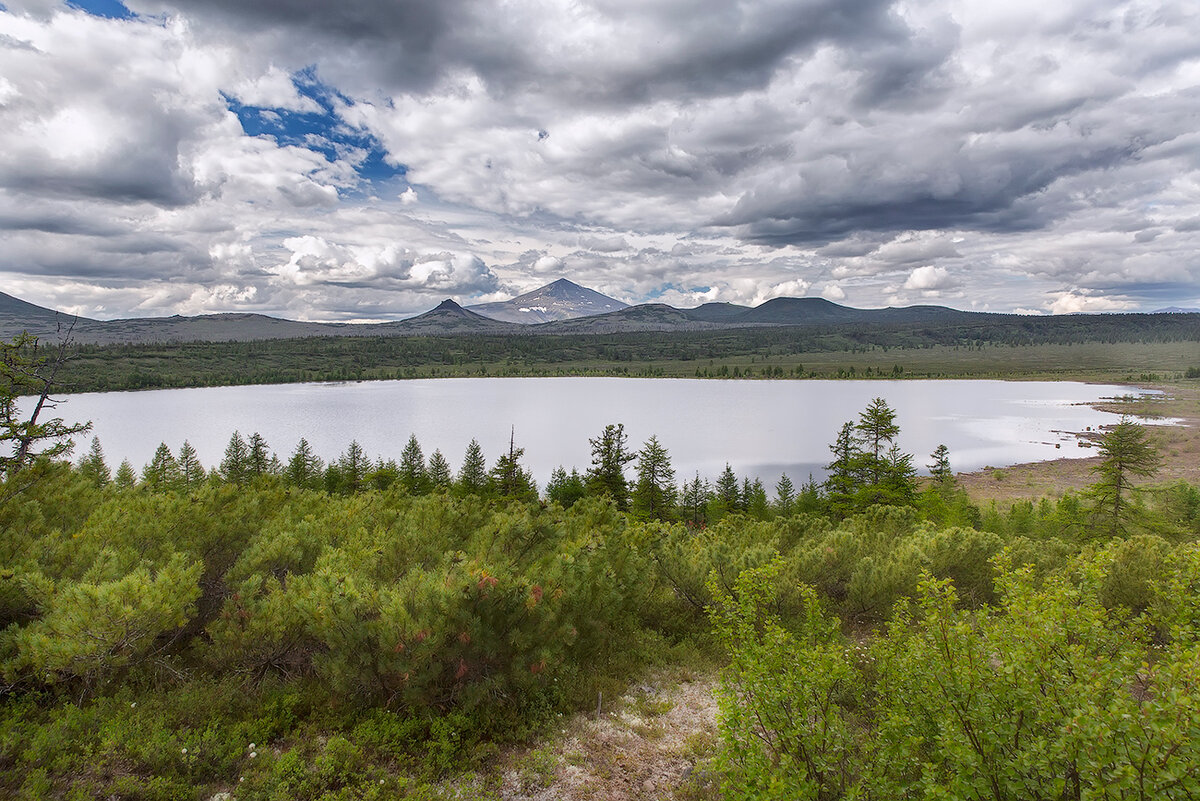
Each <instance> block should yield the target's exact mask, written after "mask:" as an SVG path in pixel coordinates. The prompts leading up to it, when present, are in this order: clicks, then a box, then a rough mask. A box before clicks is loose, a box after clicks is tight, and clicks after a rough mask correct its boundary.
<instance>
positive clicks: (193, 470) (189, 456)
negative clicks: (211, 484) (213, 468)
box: [178, 439, 207, 490]
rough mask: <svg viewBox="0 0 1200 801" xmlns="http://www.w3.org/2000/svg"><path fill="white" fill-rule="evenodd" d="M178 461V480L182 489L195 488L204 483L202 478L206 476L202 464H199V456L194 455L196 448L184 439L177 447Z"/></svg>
mask: <svg viewBox="0 0 1200 801" xmlns="http://www.w3.org/2000/svg"><path fill="white" fill-rule="evenodd" d="M178 461H179V480H180V484H181V485H182V486H183V488H184V489H189V490H190V489H195V488H196V487H198V486H200V485H201V484H202V483H204V479H205V478H206V477H207V473H205V471H204V465H202V464H200V457H199V456H197V455H196V449H195V448H193V447H192V443H190V442H188V441H187V440H186V439H185V440H184V441H183V445H181V446H180V448H179V460H178Z"/></svg>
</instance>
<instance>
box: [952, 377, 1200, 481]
mask: <svg viewBox="0 0 1200 801" xmlns="http://www.w3.org/2000/svg"><path fill="white" fill-rule="evenodd" d="M1094 383H1101V382H1094ZM1127 386H1129V387H1130V388H1134V387H1135V386H1136V387H1137V388H1140V389H1153V390H1159V391H1161V392H1162V393H1163V395H1161V396H1141V397H1139V398H1137V399H1135V400H1133V401H1126V400H1121V399H1119V398H1109V399H1102V400H1099V401H1096V402H1094V403H1090V404H1088V405H1089V406H1091V407H1092V408H1093V409H1096V410H1097V411H1102V412H1110V413H1113V414H1129V415H1130V416H1132V417H1134V418H1135V419H1136V418H1137V417H1151V418H1155V417H1157V418H1171V419H1173V420H1174V421H1176V422H1174V423H1173V424H1171V425H1151V426H1149V428H1150V430H1151V435H1152V436H1153V438H1154V441H1155V442H1156V443H1157V444H1158V446H1159V449H1160V451H1161V453H1162V456H1163V464H1162V466H1161V468H1160V469H1159V471H1158V474H1157V475H1156V476H1155V477H1154V478H1152V479H1151V480H1149V481H1146V482H1144V483H1145V484H1149V485H1158V484H1171V483H1175V482H1177V481H1186V482H1188V483H1191V484H1196V483H1200V385H1197V384H1195V383H1182V382H1181V383H1174V382H1154V383H1149V384H1136V385H1135V384H1127ZM1073 433H1074V435H1075V436H1077V437H1079V438H1081V439H1086V438H1089V436H1090V437H1091V438H1098V437H1099V436H1100V435H1101V434H1102V433H1103V428H1101V429H1100V430H1099V431H1094V432H1088V431H1077V432H1073ZM1099 463H1100V457H1099V455H1095V456H1087V457H1083V458H1079V457H1075V458H1067V457H1063V458H1059V459H1051V460H1047V461H1038V462H1025V463H1022V464H1014V465H1010V466H1008V467H985V468H983V469H982V470H974V471H966V472H963V473H959V474H958V476H957V478H958V482H959V485H960V486H961V487H962V488H963V489H964V490H966V492H967V494H968V495H970V496H971V499H972V500H973V501H975V502H976V503H984V502H990V501H995V502H997V503H1003V502H1012V501H1017V500H1026V499H1034V498H1040V497H1061V496H1062V495H1063V494H1064V493H1066V492H1068V491H1071V492H1078V491H1080V490H1082V489H1084V488H1085V487H1087V486H1088V485H1090V484H1092V483H1093V482H1094V481H1095V474H1094V468H1095V466H1096V465H1098V464H1099Z"/></svg>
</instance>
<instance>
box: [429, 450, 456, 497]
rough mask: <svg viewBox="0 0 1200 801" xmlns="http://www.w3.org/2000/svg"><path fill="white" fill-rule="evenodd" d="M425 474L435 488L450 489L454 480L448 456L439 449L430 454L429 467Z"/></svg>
mask: <svg viewBox="0 0 1200 801" xmlns="http://www.w3.org/2000/svg"><path fill="white" fill-rule="evenodd" d="M425 475H426V476H427V477H428V478H429V483H430V485H431V486H432V487H433V489H435V490H444V489H448V488H449V487H450V485H451V484H452V483H453V481H454V479H453V478H452V476H451V474H450V463H449V462H447V461H446V457H445V456H443V455H442V452H441V451H439V450H435V451H434V452H433V453H432V454H430V456H429V469H428V470H426V471H425Z"/></svg>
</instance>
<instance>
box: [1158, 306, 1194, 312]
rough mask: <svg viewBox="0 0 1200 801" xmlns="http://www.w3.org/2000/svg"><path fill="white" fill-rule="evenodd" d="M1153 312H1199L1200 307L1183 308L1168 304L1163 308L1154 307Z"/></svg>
mask: <svg viewBox="0 0 1200 801" xmlns="http://www.w3.org/2000/svg"><path fill="white" fill-rule="evenodd" d="M1152 313H1153V314H1200V309H1185V308H1183V307H1182V306H1168V307H1166V308H1165V309H1155V310H1154V311H1153V312H1152Z"/></svg>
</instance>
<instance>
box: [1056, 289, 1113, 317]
mask: <svg viewBox="0 0 1200 801" xmlns="http://www.w3.org/2000/svg"><path fill="white" fill-rule="evenodd" d="M1132 305H1133V304H1132V303H1130V302H1129V301H1127V300H1121V299H1118V298H1111V297H1103V296H1098V295H1088V294H1084V293H1082V292H1077V291H1068V292H1064V293H1062V294H1061V295H1060V296H1059V297H1058V298H1057V299H1056V300H1055V301H1054V302H1053V303H1051V304H1050V313H1051V314H1081V313H1084V312H1112V311H1126V310H1128V309H1129V308H1130V307H1131V306H1132Z"/></svg>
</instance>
